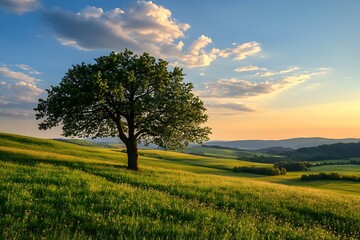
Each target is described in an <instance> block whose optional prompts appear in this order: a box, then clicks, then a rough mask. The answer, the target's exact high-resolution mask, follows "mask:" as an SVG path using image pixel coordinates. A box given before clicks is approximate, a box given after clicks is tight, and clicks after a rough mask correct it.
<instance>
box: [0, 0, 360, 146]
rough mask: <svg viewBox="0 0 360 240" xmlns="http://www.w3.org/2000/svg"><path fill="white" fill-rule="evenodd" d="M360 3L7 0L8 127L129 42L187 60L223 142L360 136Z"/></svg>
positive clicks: (4, 94) (1, 22)
mask: <svg viewBox="0 0 360 240" xmlns="http://www.w3.org/2000/svg"><path fill="white" fill-rule="evenodd" d="M359 12H360V1H358V0H346V1H338V0H336V1H335V0H317V1H300V0H299V1H287V0H274V1H266V0H257V1H254V0H242V1H232V0H222V1H215V0H208V1H202V0H192V1H188V0H184V1H176V0H173V1H164V0H159V1H157V0H154V1H125V0H123V1H120V0H119V1H99V0H97V1H94V0H76V1H46V0H42V1H41V0H0V32H1V35H0V131H1V132H9V133H17V134H24V135H31V136H35V137H42V138H54V137H61V128H56V129H51V130H47V131H40V130H38V127H37V124H38V122H37V121H36V120H35V112H34V111H33V108H34V107H36V106H37V102H38V99H39V98H46V91H45V89H48V88H50V86H56V85H58V84H59V83H60V81H61V79H62V77H63V76H64V74H65V73H66V72H67V70H68V69H69V68H71V66H72V65H73V64H80V63H82V62H85V63H93V62H94V58H97V57H99V56H103V55H108V54H109V53H110V52H112V51H117V52H121V51H123V50H124V49H125V48H128V49H130V50H132V51H134V52H136V53H139V54H141V53H143V52H149V53H150V54H151V55H153V56H155V57H156V58H161V59H165V60H167V61H168V62H169V63H170V69H171V68H172V67H173V66H180V67H182V68H183V69H184V73H186V77H185V81H186V82H192V83H193V84H194V86H195V87H194V92H195V93H196V94H197V95H198V96H200V98H201V99H202V100H203V101H204V103H205V106H206V108H207V114H208V115H209V120H208V123H207V125H208V126H210V127H211V128H212V132H213V133H212V135H211V136H210V139H212V140H235V139H284V138H294V137H329V138H347V137H357V138H359V137H360V65H359V63H360V61H359V56H360V47H359V43H360V27H359V26H360V14H359Z"/></svg>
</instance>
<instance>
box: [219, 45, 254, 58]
mask: <svg viewBox="0 0 360 240" xmlns="http://www.w3.org/2000/svg"><path fill="white" fill-rule="evenodd" d="M259 52H261V47H260V44H259V43H258V42H255V41H253V42H247V43H243V44H241V45H239V44H235V45H234V47H233V48H227V49H225V50H221V51H220V52H219V55H220V56H221V57H224V58H227V57H229V56H231V57H233V58H234V60H244V59H246V58H247V57H250V56H253V55H256V54H257V53H259Z"/></svg>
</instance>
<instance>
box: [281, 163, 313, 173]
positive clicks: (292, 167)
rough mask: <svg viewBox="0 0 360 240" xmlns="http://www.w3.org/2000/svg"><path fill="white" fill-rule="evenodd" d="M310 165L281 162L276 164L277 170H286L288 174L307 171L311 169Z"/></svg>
mask: <svg viewBox="0 0 360 240" xmlns="http://www.w3.org/2000/svg"><path fill="white" fill-rule="evenodd" d="M309 166H310V165H309V163H307V162H287V161H281V162H277V163H275V164H274V167H275V168H278V169H282V168H284V169H286V171H287V172H294V171H307V170H308V168H307V167H309Z"/></svg>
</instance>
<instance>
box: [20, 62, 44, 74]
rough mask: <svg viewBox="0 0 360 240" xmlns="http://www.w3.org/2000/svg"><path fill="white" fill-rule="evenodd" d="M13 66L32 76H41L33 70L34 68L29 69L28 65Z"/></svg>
mask: <svg viewBox="0 0 360 240" xmlns="http://www.w3.org/2000/svg"><path fill="white" fill-rule="evenodd" d="M15 66H17V67H18V68H20V69H22V70H25V71H27V72H28V73H30V74H34V75H41V74H42V72H39V71H37V70H35V69H34V68H32V67H30V66H29V65H26V64H15Z"/></svg>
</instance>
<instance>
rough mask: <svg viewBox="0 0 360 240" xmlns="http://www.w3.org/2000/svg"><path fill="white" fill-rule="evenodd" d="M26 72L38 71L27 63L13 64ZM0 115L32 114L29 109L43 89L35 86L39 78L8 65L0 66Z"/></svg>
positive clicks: (36, 72) (35, 72)
mask: <svg viewBox="0 0 360 240" xmlns="http://www.w3.org/2000/svg"><path fill="white" fill-rule="evenodd" d="M12 67H13V68H14V67H18V68H20V69H22V70H24V71H27V72H34V73H33V74H38V73H39V72H38V71H36V70H34V69H33V68H32V67H30V66H28V65H22V64H17V65H13V66H12ZM0 78H1V81H0V107H1V111H0V115H1V116H12V117H15V116H16V117H21V116H23V117H25V116H30V115H29V113H30V112H31V113H32V114H33V111H32V110H31V109H32V108H33V107H34V106H35V104H36V102H37V98H38V97H39V95H40V94H41V93H42V92H43V89H41V88H39V87H38V86H36V82H38V81H39V80H40V79H37V78H34V77H32V76H30V75H29V74H26V73H24V72H19V71H16V70H14V69H11V68H10V66H6V65H5V66H2V67H0Z"/></svg>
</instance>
